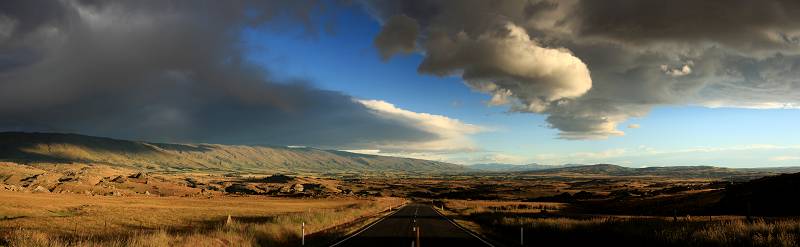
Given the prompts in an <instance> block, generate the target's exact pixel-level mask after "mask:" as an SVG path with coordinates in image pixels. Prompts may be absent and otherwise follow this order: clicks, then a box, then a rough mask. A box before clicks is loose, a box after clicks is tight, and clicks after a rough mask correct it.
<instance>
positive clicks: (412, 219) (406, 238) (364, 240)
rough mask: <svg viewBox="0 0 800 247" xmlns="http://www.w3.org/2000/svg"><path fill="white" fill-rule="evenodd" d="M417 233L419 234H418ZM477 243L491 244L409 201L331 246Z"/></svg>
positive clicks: (384, 246)
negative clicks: (407, 203)
mask: <svg viewBox="0 0 800 247" xmlns="http://www.w3.org/2000/svg"><path fill="white" fill-rule="evenodd" d="M417 234H419V237H417ZM362 246H363V247H367V246H368V247H373V246H379V247H392V246H398V247H400V246H402V247H409V246H411V247H421V246H465V247H469V246H476V247H477V246H480V247H487V246H491V247H493V245H492V244H490V243H489V242H487V241H485V240H483V239H481V238H480V237H478V236H477V235H475V234H473V233H471V232H469V231H467V230H466V229H463V228H461V226H458V225H456V224H455V223H454V222H452V221H450V220H449V219H447V218H446V217H444V216H443V215H441V214H440V213H439V212H437V211H436V210H435V209H433V207H431V206H430V205H426V204H409V205H406V206H404V207H402V208H400V209H398V210H397V211H395V212H394V213H392V214H390V215H388V216H386V217H384V218H382V219H380V220H378V221H376V222H374V223H372V224H370V225H368V226H366V227H364V228H362V229H361V230H359V231H358V232H356V233H354V234H353V235H350V236H348V237H347V238H345V239H343V240H341V241H339V242H337V243H335V244H333V245H331V247H362Z"/></svg>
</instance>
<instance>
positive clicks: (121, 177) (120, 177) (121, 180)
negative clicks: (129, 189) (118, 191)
mask: <svg viewBox="0 0 800 247" xmlns="http://www.w3.org/2000/svg"><path fill="white" fill-rule="evenodd" d="M125 181H128V179H126V178H125V177H123V176H122V175H120V176H117V177H116V178H114V179H112V180H111V182H115V183H124V182H125Z"/></svg>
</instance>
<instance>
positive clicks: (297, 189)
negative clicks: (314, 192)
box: [292, 184, 304, 192]
mask: <svg viewBox="0 0 800 247" xmlns="http://www.w3.org/2000/svg"><path fill="white" fill-rule="evenodd" d="M303 190H304V187H303V185H302V184H294V185H292V192H303Z"/></svg>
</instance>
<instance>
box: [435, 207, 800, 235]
mask: <svg viewBox="0 0 800 247" xmlns="http://www.w3.org/2000/svg"><path fill="white" fill-rule="evenodd" d="M443 203H444V207H445V209H446V210H445V211H446V212H447V213H449V214H450V216H451V217H453V218H457V219H460V220H457V222H459V223H460V224H462V225H465V226H467V227H468V228H470V229H472V230H474V231H477V232H480V233H482V234H484V235H486V236H489V237H490V238H492V239H495V240H499V241H501V242H504V243H506V244H509V245H519V239H520V228H522V231H523V233H522V234H524V237H523V239H526V240H524V241H525V242H527V244H526V245H529V246H533V245H536V244H537V243H558V245H559V246H585V245H587V244H589V243H591V244H593V245H599V246H611V245H613V246H797V245H798V244H800V219H798V218H794V217H781V218H753V219H749V220H748V219H747V218H746V217H742V216H711V217H709V216H694V217H691V216H680V217H677V219H676V218H674V217H663V216H660V217H658V216H621V215H614V216H611V215H570V214H561V213H559V209H560V208H562V207H563V206H565V204H553V203H520V202H511V201H509V202H502V201H463V200H446V201H444V202H443ZM542 209H546V210H547V211H546V212H542Z"/></svg>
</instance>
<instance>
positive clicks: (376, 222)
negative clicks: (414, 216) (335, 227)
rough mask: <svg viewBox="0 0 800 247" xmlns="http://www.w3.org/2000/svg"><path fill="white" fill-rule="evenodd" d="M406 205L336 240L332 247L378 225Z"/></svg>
mask: <svg viewBox="0 0 800 247" xmlns="http://www.w3.org/2000/svg"><path fill="white" fill-rule="evenodd" d="M405 207H406V205H403V206H400V207H398V208H397V211H394V213H391V214H389V215H386V216H383V218H380V219H379V220H377V221H375V222H372V224H369V225H368V226H367V227H364V228H362V229H361V230H359V231H358V232H356V233H353V234H352V235H350V236H349V237H347V238H345V239H342V240H341V241H339V242H336V243H335V244H332V245H330V247H334V246H337V245H339V244H341V243H344V242H345V241H347V240H350V239H351V238H353V237H355V236H358V234H361V233H362V232H364V231H366V230H367V229H369V228H371V227H372V226H374V225H377V224H378V223H381V221H383V220H384V219H386V218H389V217H392V215H395V214H396V213H397V212H400V209H403V208H405Z"/></svg>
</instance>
